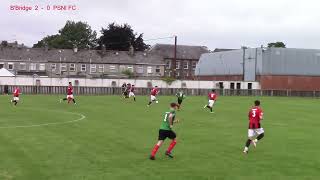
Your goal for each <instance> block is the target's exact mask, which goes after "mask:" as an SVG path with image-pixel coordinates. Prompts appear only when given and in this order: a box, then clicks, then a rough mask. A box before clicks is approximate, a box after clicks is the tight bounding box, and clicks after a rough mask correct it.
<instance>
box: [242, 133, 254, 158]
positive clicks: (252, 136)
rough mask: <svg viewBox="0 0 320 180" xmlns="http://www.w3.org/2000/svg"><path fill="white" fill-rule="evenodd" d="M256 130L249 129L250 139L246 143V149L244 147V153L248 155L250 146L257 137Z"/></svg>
mask: <svg viewBox="0 0 320 180" xmlns="http://www.w3.org/2000/svg"><path fill="white" fill-rule="evenodd" d="M255 135H256V134H255V130H254V129H248V139H247V141H246V144H245V147H244V150H243V152H244V153H245V154H248V151H249V146H250V144H251V142H252V139H253V138H254V137H255Z"/></svg>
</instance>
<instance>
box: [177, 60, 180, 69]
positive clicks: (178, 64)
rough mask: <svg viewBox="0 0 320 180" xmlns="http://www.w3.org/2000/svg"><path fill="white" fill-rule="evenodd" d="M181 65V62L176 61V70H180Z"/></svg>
mask: <svg viewBox="0 0 320 180" xmlns="http://www.w3.org/2000/svg"><path fill="white" fill-rule="evenodd" d="M180 65H181V62H180V61H176V69H180Z"/></svg>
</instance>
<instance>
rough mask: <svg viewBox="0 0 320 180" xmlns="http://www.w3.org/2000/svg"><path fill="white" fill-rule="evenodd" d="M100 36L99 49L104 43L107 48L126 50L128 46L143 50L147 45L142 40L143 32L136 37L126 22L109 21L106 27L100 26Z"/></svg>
mask: <svg viewBox="0 0 320 180" xmlns="http://www.w3.org/2000/svg"><path fill="white" fill-rule="evenodd" d="M101 34H102V36H101V37H100V38H99V49H101V47H102V45H105V47H106V49H108V50H118V51H128V50H129V48H130V46H133V48H134V50H137V51H143V50H145V49H147V48H148V47H149V46H148V45H146V44H145V43H144V41H143V34H139V35H138V37H136V35H137V34H136V33H134V31H133V29H132V28H131V26H130V25H128V24H123V25H117V24H115V23H111V24H109V25H108V27H107V28H106V29H104V28H102V30H101Z"/></svg>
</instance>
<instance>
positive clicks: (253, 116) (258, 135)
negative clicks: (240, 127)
mask: <svg viewBox="0 0 320 180" xmlns="http://www.w3.org/2000/svg"><path fill="white" fill-rule="evenodd" d="M248 117H249V128H248V140H247V141H246V145H245V147H244V150H243V153H245V154H248V152H249V146H250V144H251V143H252V144H253V145H254V147H256V146H257V142H258V141H259V140H261V139H262V138H263V137H264V130H263V128H262V127H261V124H260V121H261V120H262V119H263V111H262V109H261V107H260V101H258V100H256V101H255V102H254V106H253V107H252V108H251V109H250V111H249V114H248Z"/></svg>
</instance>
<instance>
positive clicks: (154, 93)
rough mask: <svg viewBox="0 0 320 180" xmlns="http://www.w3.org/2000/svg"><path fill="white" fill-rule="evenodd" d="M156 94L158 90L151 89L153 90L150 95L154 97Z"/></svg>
mask: <svg viewBox="0 0 320 180" xmlns="http://www.w3.org/2000/svg"><path fill="white" fill-rule="evenodd" d="M158 93H159V90H158V88H153V89H152V90H151V95H152V96H156V95H158Z"/></svg>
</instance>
